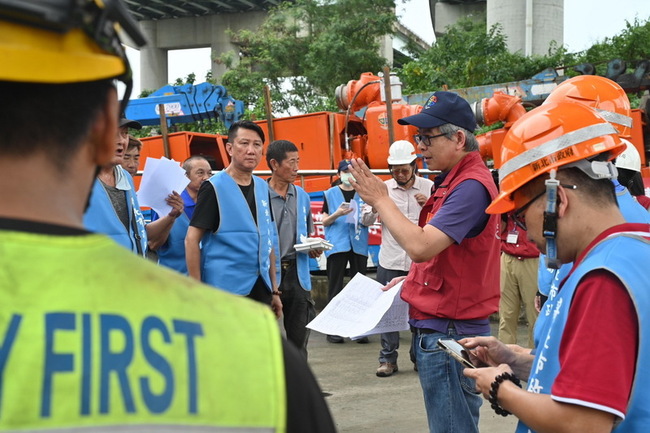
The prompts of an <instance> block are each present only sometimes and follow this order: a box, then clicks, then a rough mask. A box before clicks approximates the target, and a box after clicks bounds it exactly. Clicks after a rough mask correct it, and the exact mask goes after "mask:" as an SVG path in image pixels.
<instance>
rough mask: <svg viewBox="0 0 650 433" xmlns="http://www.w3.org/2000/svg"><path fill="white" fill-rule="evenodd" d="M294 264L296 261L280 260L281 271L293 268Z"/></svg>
mask: <svg viewBox="0 0 650 433" xmlns="http://www.w3.org/2000/svg"><path fill="white" fill-rule="evenodd" d="M295 263H296V259H291V260H282V261H281V262H280V267H281V268H282V270H283V271H286V270H287V269H289V267H290V266H293V265H294V264H295Z"/></svg>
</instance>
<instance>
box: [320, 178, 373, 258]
mask: <svg viewBox="0 0 650 433" xmlns="http://www.w3.org/2000/svg"><path fill="white" fill-rule="evenodd" d="M325 200H327V207H328V209H329V211H330V212H331V213H334V211H336V209H338V208H339V206H340V205H341V203H343V201H344V198H343V193H342V192H341V188H339V187H338V186H335V187H332V188H330V189H328V190H327V191H325ZM354 201H355V202H357V206H358V209H359V215H358V220H357V224H356V229H355V225H354V224H352V223H348V222H346V216H342V217H340V218H337V219H336V221H334V223H332V224H331V225H330V226H327V227H325V238H326V239H327V240H328V241H330V242H331V243H332V245H333V247H332V249H331V250H328V251H325V256H326V257H329V256H330V255H332V254H335V253H344V252H346V251H350V250H353V251H354V252H355V253H356V254H360V255H362V256H367V255H368V227H366V226H364V225H363V224H361V208H362V207H363V205H364V201H363V200H361V197H359V194H357V193H355V194H354Z"/></svg>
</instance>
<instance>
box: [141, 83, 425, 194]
mask: <svg viewBox="0 0 650 433" xmlns="http://www.w3.org/2000/svg"><path fill="white" fill-rule="evenodd" d="M390 79H391V81H392V85H391V86H390V90H387V91H386V90H385V87H386V86H384V80H383V79H382V78H381V77H379V76H377V75H374V74H371V73H365V74H362V75H361V77H360V78H359V80H351V81H349V82H348V83H347V84H344V85H341V86H339V87H338V88H337V89H336V99H337V103H338V105H339V107H340V108H341V110H342V111H341V112H337V113H334V112H318V113H310V114H304V115H298V116H289V117H282V118H276V119H272V120H271V121H270V122H269V121H266V120H263V121H257V122H256V123H258V124H259V125H260V126H261V127H262V129H263V130H264V132H265V134H266V138H267V139H266V143H265V145H268V143H269V142H270V139H271V137H272V138H273V139H276V140H277V139H283V140H289V141H291V142H293V143H295V144H296V146H298V149H300V169H301V170H320V171H323V170H328V169H336V167H337V166H338V162H339V161H340V160H341V159H346V158H351V157H360V158H363V159H364V160H365V161H366V163H367V164H368V165H369V166H370V167H371V168H375V169H381V168H387V167H388V166H387V163H386V158H387V156H388V148H389V146H390V144H391V139H392V141H396V140H408V141H411V142H413V135H414V134H415V133H416V132H417V131H416V130H415V128H414V127H412V126H403V125H399V124H398V123H397V119H400V118H402V117H406V116H410V115H412V114H416V113H418V112H419V111H420V110H421V109H422V106H421V105H408V104H405V103H404V101H402V95H401V84H400V83H399V81H398V80H397V77H396V76H391V77H390ZM385 94H388V95H389V96H390V99H391V101H390V102H389V103H388V104H386V102H385V100H386V98H385V96H384V95H385ZM134 120H137V119H134ZM141 141H142V142H143V148H142V152H141V159H140V160H141V161H142V162H141V167H140V169H142V168H143V167H144V161H145V160H146V157H153V158H160V157H162V156H167V157H168V158H172V159H174V160H176V161H183V160H184V159H186V158H188V157H190V156H191V155H203V156H205V157H206V158H207V159H208V160H209V161H210V164H211V165H212V168H213V169H214V170H221V169H223V168H224V167H226V166H228V163H229V160H228V155H227V153H226V151H225V142H226V137H225V136H222V135H214V134H202V133H196V132H176V133H171V134H169V135H168V146H166V145H165V144H164V140H163V137H161V136H156V137H145V138H142V139H141ZM166 147H168V149H166ZM257 169H258V170H268V169H269V168H268V166H267V165H266V161H265V160H263V161H262V162H261V163H260V165H259V166H258V167H257ZM331 180H332V179H331V176H329V175H321V176H318V175H315V176H309V177H306V178H304V179H303V180H302V183H303V187H304V188H305V189H306V190H307V191H309V192H313V191H322V190H325V189H327V188H329V187H330V184H331Z"/></svg>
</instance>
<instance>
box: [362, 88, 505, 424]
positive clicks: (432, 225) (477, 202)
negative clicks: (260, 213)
mask: <svg viewBox="0 0 650 433" xmlns="http://www.w3.org/2000/svg"><path fill="white" fill-rule="evenodd" d="M398 122H399V123H400V124H402V125H414V126H415V127H417V128H418V134H417V135H416V136H415V140H416V142H417V143H418V150H419V151H420V153H421V154H422V156H423V158H424V161H425V163H426V165H427V166H428V168H430V169H432V170H440V171H441V174H440V175H438V176H436V178H435V180H434V185H435V189H434V192H433V194H432V195H431V197H430V198H429V200H428V201H427V203H426V204H425V205H424V207H423V208H422V212H421V213H420V220H419V224H414V223H412V222H411V221H409V219H408V218H407V217H406V216H404V214H403V213H402V212H400V210H399V208H398V207H397V206H396V205H395V202H394V201H393V200H391V198H390V196H389V195H388V191H387V188H386V185H385V184H384V182H382V181H381V179H379V178H377V177H376V176H374V175H373V174H372V173H371V172H370V170H369V169H368V167H367V166H366V165H365V164H364V163H363V161H362V160H361V159H356V160H353V161H352V168H351V169H350V172H351V173H352V175H353V176H354V179H355V180H353V181H352V186H353V187H354V188H355V189H356V191H357V192H358V193H359V195H360V196H361V197H362V198H363V199H364V200H365V201H366V202H367V203H368V204H370V205H372V206H373V207H374V208H375V209H376V210H377V211H378V212H379V216H380V218H381V220H382V223H383V224H384V226H386V227H387V228H388V229H389V230H390V232H391V234H392V235H393V237H394V238H395V240H397V242H398V243H399V245H400V246H401V247H402V248H404V249H405V250H406V252H407V254H408V255H409V257H410V258H411V259H412V260H413V262H414V263H413V264H412V265H411V268H410V270H409V273H408V276H407V277H405V279H404V283H403V286H402V292H401V296H402V299H404V300H405V301H406V302H408V304H409V305H410V311H409V316H410V320H409V323H410V324H411V326H412V327H413V330H414V332H415V339H416V341H415V344H414V351H415V357H416V362H417V366H418V374H419V376H420V384H421V386H422V390H423V394H424V403H425V407H426V410H427V418H428V420H429V430H430V431H431V432H463V433H473V432H474V433H477V432H478V417H479V408H480V406H481V403H482V401H481V398H480V396H479V395H477V394H476V393H473V392H472V390H474V389H475V383H474V381H473V380H470V379H469V378H467V377H465V376H463V374H462V366H461V365H460V364H459V363H458V362H456V361H454V360H453V359H451V358H450V357H449V356H447V354H446V353H444V352H443V351H441V350H437V348H436V347H437V342H438V340H439V339H440V338H450V337H451V338H454V339H461V338H464V337H465V336H474V335H489V333H490V322H489V316H490V314H492V313H495V312H496V311H497V310H498V307H499V250H500V245H499V238H498V237H497V236H496V235H495V234H496V231H497V220H498V215H487V214H486V213H485V209H486V208H487V206H488V205H489V204H490V202H491V201H492V199H494V197H496V195H497V190H496V186H495V184H494V180H493V179H492V175H491V174H490V171H489V170H488V169H487V167H486V166H485V164H484V163H483V161H482V160H481V156H480V155H479V152H478V142H477V141H476V138H475V137H474V134H473V131H474V130H475V129H476V121H475V119H474V114H473V113H472V109H471V108H470V106H469V104H468V103H467V101H465V100H464V99H462V98H461V97H459V96H458V95H456V94H454V93H451V92H444V91H440V92H435V93H434V94H433V95H432V96H431V98H430V99H429V101H427V103H426V104H425V106H424V108H423V109H422V111H421V112H420V113H418V114H415V115H413V116H409V117H406V118H404V119H400V120H398ZM393 281H395V280H393Z"/></svg>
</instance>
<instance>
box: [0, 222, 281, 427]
mask: <svg viewBox="0 0 650 433" xmlns="http://www.w3.org/2000/svg"><path fill="white" fill-rule="evenodd" d="M0 251H2V262H3V265H2V272H0V287H2V288H3V290H1V291H0V302H1V303H2V305H3V313H2V314H1V315H0V377H2V379H3V380H2V382H0V431H12V430H17V431H21V432H22V431H25V430H30V429H31V430H38V431H44V430H43V429H45V430H47V429H49V430H52V429H57V428H58V429H61V430H57V431H75V429H77V428H79V429H80V431H100V432H103V431H109V430H110V431H125V432H128V431H134V432H135V431H144V430H146V429H147V426H149V429H148V430H149V431H171V430H174V431H179V432H183V431H218V432H222V431H233V432H234V431H255V432H257V431H284V429H285V426H286V389H285V388H286V386H285V378H284V365H283V351H282V342H281V337H280V333H279V330H278V326H277V323H276V320H275V317H274V316H273V314H272V313H271V311H270V310H269V308H268V306H265V305H262V304H260V303H257V302H254V301H250V300H246V299H242V298H239V297H235V296H232V295H230V294H228V293H225V292H223V291H220V290H214V289H213V288H211V287H209V286H204V285H202V284H200V283H197V282H195V281H192V280H190V279H188V278H186V277H183V276H182V275H179V274H178V273H176V272H173V271H170V270H168V269H165V268H163V267H160V266H157V265H156V264H155V263H152V262H149V261H146V260H134V258H133V254H132V253H131V252H130V251H127V250H125V249H124V248H122V247H119V246H118V245H116V244H115V243H114V242H112V241H111V240H110V239H108V238H107V237H105V236H102V235H82V236H46V235H36V234H29V233H18V232H6V231H0ZM62 258H64V260H62ZM8 288H11V289H10V290H8ZM242 341H245V342H246V344H242ZM151 426H154V427H151ZM174 426H175V427H174ZM229 429H230V430H229Z"/></svg>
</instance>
